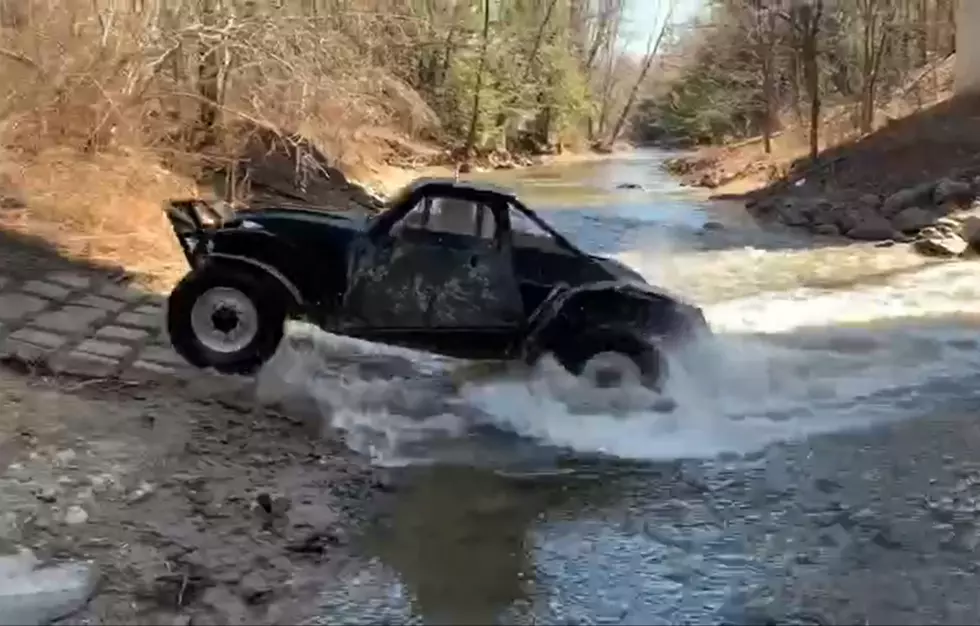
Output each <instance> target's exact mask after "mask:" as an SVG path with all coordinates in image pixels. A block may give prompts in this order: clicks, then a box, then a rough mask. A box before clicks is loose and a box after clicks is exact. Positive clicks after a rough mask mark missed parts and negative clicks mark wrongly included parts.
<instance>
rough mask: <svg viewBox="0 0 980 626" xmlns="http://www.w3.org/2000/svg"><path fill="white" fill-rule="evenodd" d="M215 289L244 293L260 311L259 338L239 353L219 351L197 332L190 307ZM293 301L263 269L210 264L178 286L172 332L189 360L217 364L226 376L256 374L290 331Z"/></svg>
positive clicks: (171, 303)
mask: <svg viewBox="0 0 980 626" xmlns="http://www.w3.org/2000/svg"><path fill="white" fill-rule="evenodd" d="M216 287H226V288H231V289H235V290H237V291H239V292H241V293H242V294H244V295H245V296H246V297H247V298H248V299H249V300H250V301H251V303H252V306H253V307H254V308H255V311H256V313H257V322H258V328H257V331H256V332H255V336H254V337H253V338H252V339H251V341H249V342H248V344H247V345H245V346H244V347H243V348H241V349H239V350H237V351H234V352H219V351H215V350H212V349H210V348H208V347H207V346H206V345H204V344H203V343H202V342H201V340H200V339H199V338H198V336H197V335H196V334H195V332H194V328H193V325H192V322H191V311H192V310H193V307H194V303H195V302H196V301H197V300H198V298H200V297H201V296H202V295H204V294H205V293H207V292H208V291H209V290H211V289H214V288H216ZM288 303H289V299H288V295H287V294H286V293H285V290H284V289H283V287H282V286H281V285H280V284H279V282H278V281H276V280H275V279H274V278H272V277H271V276H268V275H267V274H264V273H262V272H261V270H251V269H249V268H242V267H235V266H230V265H227V264H213V265H212V264H206V265H204V266H202V267H200V268H198V269H196V270H194V271H192V272H190V273H188V274H187V275H186V276H184V278H183V279H182V280H181V281H180V282H179V283H178V284H177V286H176V287H175V288H174V290H173V291H172V292H171V293H170V297H169V299H168V301H167V330H168V332H169V333H170V342H171V344H172V345H173V347H174V350H176V351H177V353H178V354H180V355H181V356H182V357H184V359H186V360H187V362H188V363H190V364H191V365H194V366H195V367H199V368H202V369H205V368H214V369H215V370H217V371H218V372H221V373H222V374H241V375H248V374H254V373H255V372H256V371H258V370H259V369H260V368H261V367H262V366H263V365H264V364H265V363H266V362H267V361H268V360H269V359H270V358H272V355H273V354H275V352H276V349H277V348H278V347H279V343H280V342H281V341H282V338H283V335H284V334H285V323H286V317H287V315H288V313H289V304H288Z"/></svg>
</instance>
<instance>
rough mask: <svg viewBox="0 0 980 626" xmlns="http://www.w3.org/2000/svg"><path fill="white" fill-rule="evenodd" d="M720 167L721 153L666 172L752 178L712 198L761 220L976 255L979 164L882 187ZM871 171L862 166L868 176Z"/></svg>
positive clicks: (724, 179) (717, 182) (940, 253)
mask: <svg viewBox="0 0 980 626" xmlns="http://www.w3.org/2000/svg"><path fill="white" fill-rule="evenodd" d="M722 165H723V159H722V158H721V157H719V156H718V155H716V154H711V153H706V154H700V155H694V156H685V157H679V158H675V159H671V160H669V161H667V162H666V163H665V169H666V170H667V171H669V172H671V173H674V174H675V175H677V176H679V177H680V178H681V182H682V184H685V185H691V186H696V187H703V188H708V189H718V188H725V187H730V186H733V185H737V184H738V182H739V181H748V180H752V179H753V177H755V178H754V180H753V182H754V183H755V184H750V185H748V186H749V187H750V189H749V190H748V191H746V192H744V193H719V194H715V195H713V196H712V198H713V199H727V200H740V201H743V202H744V203H745V207H746V209H747V211H748V212H749V214H750V215H751V216H752V217H754V218H755V219H756V220H757V221H759V222H760V223H763V224H778V225H781V226H785V227H788V228H791V229H796V230H804V231H807V232H809V233H811V234H814V235H819V236H824V237H836V238H842V239H846V240H851V241H864V242H869V241H870V242H878V243H879V244H880V245H893V244H896V243H901V244H908V245H910V246H911V247H912V248H913V249H914V250H915V251H916V252H918V253H919V254H922V255H924V256H929V257H943V258H952V257H969V256H974V255H976V254H977V253H978V252H980V168H971V169H963V170H959V171H956V172H953V173H949V174H947V175H944V176H940V177H937V178H935V179H933V180H927V181H924V182H916V183H915V184H912V185H909V186H906V187H899V188H890V189H886V190H881V186H879V185H878V184H877V181H872V180H869V181H867V183H868V184H866V185H858V186H855V187H852V188H835V187H834V180H833V177H832V175H827V173H826V172H823V171H818V170H812V171H810V172H809V173H808V172H806V171H801V172H799V173H797V174H796V175H795V176H789V177H787V175H786V173H785V172H782V171H780V170H779V168H778V167H776V166H775V165H774V164H771V163H765V162H758V163H756V164H754V165H750V166H748V169H745V168H740V169H735V170H733V171H731V172H728V171H727V170H726V169H725V168H724V167H722ZM855 167H861V165H860V164H856V165H855ZM874 170H875V167H871V166H869V176H873V174H874ZM776 180H780V181H781V182H778V183H774V182H773V181H776ZM893 187H894V186H893ZM875 188H877V189H878V190H877V191H872V190H873V189H875Z"/></svg>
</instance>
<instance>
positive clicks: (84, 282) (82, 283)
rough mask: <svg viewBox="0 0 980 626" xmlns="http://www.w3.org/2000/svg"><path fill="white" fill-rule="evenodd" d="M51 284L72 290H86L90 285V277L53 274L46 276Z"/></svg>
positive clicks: (71, 273)
mask: <svg viewBox="0 0 980 626" xmlns="http://www.w3.org/2000/svg"><path fill="white" fill-rule="evenodd" d="M47 279H48V280H50V281H51V282H55V283H60V284H62V285H65V286H67V287H71V288H72V289H88V288H89V287H90V286H91V285H92V277H91V276H86V275H84V274H78V273H76V272H54V273H52V274H48V276H47Z"/></svg>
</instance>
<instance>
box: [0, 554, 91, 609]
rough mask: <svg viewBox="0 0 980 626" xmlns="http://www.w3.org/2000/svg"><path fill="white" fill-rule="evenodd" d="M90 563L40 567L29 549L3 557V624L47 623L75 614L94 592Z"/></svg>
mask: <svg viewBox="0 0 980 626" xmlns="http://www.w3.org/2000/svg"><path fill="white" fill-rule="evenodd" d="M98 578H99V576H98V571H97V570H96V569H95V567H94V565H92V564H90V563H60V564H57V565H50V566H41V564H40V562H39V561H38V560H37V559H36V558H35V557H34V555H33V554H32V553H31V552H30V551H29V550H22V551H21V552H20V553H19V554H16V555H12V556H0V626H8V625H10V626H13V625H33V624H48V623H50V622H52V621H54V620H56V619H59V618H62V617H65V616H67V615H70V614H71V613H74V612H75V611H77V610H78V609H80V608H81V607H82V606H84V605H85V603H86V602H88V600H89V598H90V597H91V596H92V594H93V593H94V592H95V588H96V584H97V582H98Z"/></svg>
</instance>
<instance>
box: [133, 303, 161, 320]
mask: <svg viewBox="0 0 980 626" xmlns="http://www.w3.org/2000/svg"><path fill="white" fill-rule="evenodd" d="M133 312H134V313H139V314H140V315H155V316H157V317H160V316H162V315H163V307H162V306H160V305H159V304H143V305H140V306H138V307H136V308H135V309H133Z"/></svg>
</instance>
